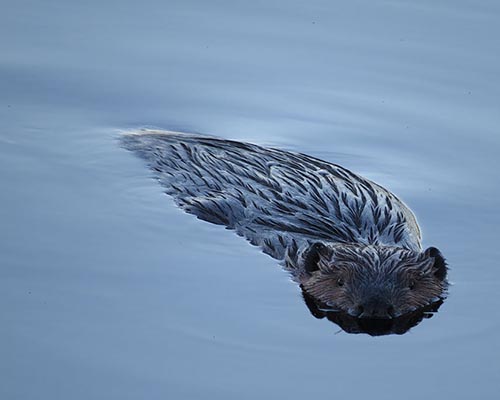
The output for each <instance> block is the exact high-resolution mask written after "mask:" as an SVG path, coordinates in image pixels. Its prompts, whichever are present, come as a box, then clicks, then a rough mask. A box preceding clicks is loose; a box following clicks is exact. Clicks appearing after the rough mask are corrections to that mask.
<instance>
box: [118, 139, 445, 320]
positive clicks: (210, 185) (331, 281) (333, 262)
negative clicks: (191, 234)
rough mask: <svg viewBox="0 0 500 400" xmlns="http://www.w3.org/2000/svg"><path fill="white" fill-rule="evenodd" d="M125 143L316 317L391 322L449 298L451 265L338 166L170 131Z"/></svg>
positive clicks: (395, 209) (378, 189) (392, 205)
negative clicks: (275, 270) (291, 285)
mask: <svg viewBox="0 0 500 400" xmlns="http://www.w3.org/2000/svg"><path fill="white" fill-rule="evenodd" d="M121 143H122V146H123V147H124V148H126V149H128V150H131V151H133V152H134V153H136V154H137V155H138V156H140V157H141V158H143V159H144V160H145V161H146V162H147V164H148V165H149V167H150V168H151V170H152V171H153V172H154V174H155V176H156V178H157V180H158V181H159V182H160V184H161V185H162V186H163V187H164V188H165V192H166V193H167V194H168V195H170V196H172V197H173V198H174V200H175V202H176V204H177V205H178V206H179V207H180V208H182V209H183V210H185V211H186V212H188V213H190V214H194V215H196V216H197V217H198V218H199V219H201V220H204V221H208V222H210V223H213V224H218V225H223V226H225V227H226V228H228V229H232V230H234V231H235V232H236V233H237V234H238V235H240V236H243V237H245V238H246V239H247V240H248V241H249V242H250V243H251V244H252V245H255V246H259V247H260V248H261V249H262V250H263V252H264V253H266V254H268V255H270V256H271V257H273V258H274V259H277V260H279V261H280V263H281V265H282V266H283V268H284V269H285V270H287V271H289V272H290V274H291V277H292V279H293V280H295V281H296V282H297V283H298V284H299V285H300V287H301V289H302V291H303V293H304V297H305V299H306V303H308V307H309V308H310V309H311V305H312V304H314V307H315V310H316V313H325V312H330V313H332V312H333V313H342V314H344V315H345V316H346V317H348V318H350V320H352V319H353V318H354V319H381V320H390V319H396V318H399V317H402V316H405V315H409V314H411V313H413V312H415V311H418V310H421V309H422V310H423V309H425V308H426V307H427V308H428V307H432V306H433V305H436V304H440V303H441V302H442V301H443V299H444V298H445V297H446V293H447V287H448V283H447V265H446V261H445V259H444V257H443V255H442V254H441V252H440V251H439V250H438V249H437V248H435V247H429V248H428V249H426V250H423V248H422V245H421V232H420V228H419V226H418V224H417V221H416V218H415V216H414V215H413V213H412V212H411V211H410V209H409V208H408V207H407V206H406V205H405V204H404V203H403V202H402V201H401V200H400V199H399V198H398V197H396V196H395V195H394V194H392V193H391V192H389V191H388V190H386V189H385V188H383V187H382V186H380V185H378V184H376V183H374V182H372V181H370V180H368V179H366V178H363V177H361V176H359V175H357V174H355V173H353V172H351V171H350V170H348V169H346V168H344V167H342V166H340V165H337V164H333V163H330V162H326V161H322V160H320V159H317V158H314V157H311V156H308V155H305V154H301V153H295V152H290V151H284V150H279V149H274V148H265V147H261V146H258V145H255V144H249V143H242V142H238V141H232V140H226V139H219V138H214V137H209V136H204V135H198V134H188V133H180V132H171V131H155V130H142V131H139V132H135V133H126V134H124V135H122V136H121ZM311 312H313V311H312V310H311ZM351 322H352V321H351Z"/></svg>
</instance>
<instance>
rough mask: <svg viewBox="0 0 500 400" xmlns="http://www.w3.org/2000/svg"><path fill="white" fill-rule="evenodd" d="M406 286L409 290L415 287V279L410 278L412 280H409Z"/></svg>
mask: <svg viewBox="0 0 500 400" xmlns="http://www.w3.org/2000/svg"><path fill="white" fill-rule="evenodd" d="M408 288H409V289H410V290H413V289H415V281H413V280H412V281H410V283H409V284H408Z"/></svg>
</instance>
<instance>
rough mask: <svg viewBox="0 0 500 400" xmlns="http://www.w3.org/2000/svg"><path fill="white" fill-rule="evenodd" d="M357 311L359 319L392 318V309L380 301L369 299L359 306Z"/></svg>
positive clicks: (389, 305)
mask: <svg viewBox="0 0 500 400" xmlns="http://www.w3.org/2000/svg"><path fill="white" fill-rule="evenodd" d="M357 310H358V311H359V314H358V317H359V318H385V319H390V318H393V317H394V307H393V306H392V305H391V304H389V303H387V302H386V301H382V300H380V299H371V300H369V301H366V302H364V303H362V304H360V305H358V307H357Z"/></svg>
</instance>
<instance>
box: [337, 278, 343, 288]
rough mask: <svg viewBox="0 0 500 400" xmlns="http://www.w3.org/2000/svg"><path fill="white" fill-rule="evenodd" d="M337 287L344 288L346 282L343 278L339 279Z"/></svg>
mask: <svg viewBox="0 0 500 400" xmlns="http://www.w3.org/2000/svg"><path fill="white" fill-rule="evenodd" d="M337 285H339V286H344V280H343V279H342V278H339V279H337Z"/></svg>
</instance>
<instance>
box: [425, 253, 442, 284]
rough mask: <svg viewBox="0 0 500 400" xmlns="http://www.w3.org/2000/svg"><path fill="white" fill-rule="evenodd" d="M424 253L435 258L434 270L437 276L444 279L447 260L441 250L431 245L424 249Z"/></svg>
mask: <svg viewBox="0 0 500 400" xmlns="http://www.w3.org/2000/svg"><path fill="white" fill-rule="evenodd" d="M424 254H425V255H426V256H427V257H431V258H433V259H434V265H433V266H432V271H433V273H434V275H435V276H436V278H438V279H439V280H444V279H445V278H446V270H447V268H446V261H445V259H444V257H443V255H442V254H441V252H440V251H439V250H438V249H436V248H435V247H429V248H428V249H427V250H425V251H424Z"/></svg>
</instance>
